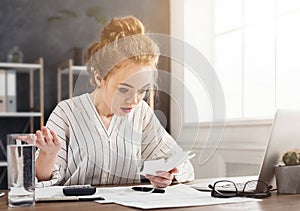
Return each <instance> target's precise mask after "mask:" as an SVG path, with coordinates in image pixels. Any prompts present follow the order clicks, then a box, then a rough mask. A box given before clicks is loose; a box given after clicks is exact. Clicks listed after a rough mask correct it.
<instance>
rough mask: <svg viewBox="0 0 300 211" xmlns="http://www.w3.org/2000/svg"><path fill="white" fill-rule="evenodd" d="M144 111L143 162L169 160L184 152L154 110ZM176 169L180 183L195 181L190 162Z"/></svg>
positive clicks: (147, 109)
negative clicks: (159, 159) (160, 159)
mask: <svg viewBox="0 0 300 211" xmlns="http://www.w3.org/2000/svg"><path fill="white" fill-rule="evenodd" d="M145 104H146V103H145ZM144 110H145V114H144V115H145V116H144V122H143V131H142V160H143V161H144V160H154V159H158V158H167V157H170V156H172V155H174V154H176V153H178V152H182V149H181V147H180V146H179V145H178V144H177V143H176V142H175V140H174V139H173V138H172V137H171V136H170V134H169V133H168V132H167V131H166V130H165V129H164V128H163V127H162V125H161V124H160V122H159V120H158V119H157V117H156V115H155V114H154V112H153V111H152V109H151V108H150V107H149V106H147V107H146V109H144ZM174 167H175V166H174ZM176 167H177V168H178V170H179V172H178V174H176V175H175V178H176V180H177V181H178V182H187V181H192V180H194V168H193V166H192V164H191V163H190V161H189V160H187V161H185V162H184V163H182V164H181V165H179V166H176Z"/></svg>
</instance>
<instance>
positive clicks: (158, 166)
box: [140, 151, 195, 175]
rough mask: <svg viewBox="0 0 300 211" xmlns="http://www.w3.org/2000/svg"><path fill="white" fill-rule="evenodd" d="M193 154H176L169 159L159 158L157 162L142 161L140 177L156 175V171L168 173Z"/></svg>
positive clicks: (189, 152)
mask: <svg viewBox="0 0 300 211" xmlns="http://www.w3.org/2000/svg"><path fill="white" fill-rule="evenodd" d="M194 156H195V154H194V153H192V152H191V151H186V152H178V153H176V154H175V155H173V156H172V157H170V158H167V159H165V158H161V159H158V160H146V161H144V165H143V170H142V171H141V172H140V174H141V175H146V174H149V175H156V172H157V171H166V172H168V171H170V170H171V169H173V168H175V167H178V166H179V165H180V164H182V163H183V162H184V161H186V160H188V159H191V158H192V157H194Z"/></svg>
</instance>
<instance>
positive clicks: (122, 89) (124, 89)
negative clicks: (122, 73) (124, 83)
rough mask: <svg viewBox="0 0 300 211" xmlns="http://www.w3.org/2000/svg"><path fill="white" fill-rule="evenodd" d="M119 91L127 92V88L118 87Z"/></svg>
mask: <svg viewBox="0 0 300 211" xmlns="http://www.w3.org/2000/svg"><path fill="white" fill-rule="evenodd" d="M119 92H121V93H126V92H128V89H126V88H119Z"/></svg>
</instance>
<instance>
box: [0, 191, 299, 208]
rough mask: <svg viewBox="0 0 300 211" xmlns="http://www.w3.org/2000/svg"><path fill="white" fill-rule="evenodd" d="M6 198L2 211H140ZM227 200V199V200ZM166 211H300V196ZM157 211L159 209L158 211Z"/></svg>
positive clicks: (83, 203)
mask: <svg viewBox="0 0 300 211" xmlns="http://www.w3.org/2000/svg"><path fill="white" fill-rule="evenodd" d="M5 192H6V194H5V196H4V197H1V198H0V210H10V211H18V210H22V211H50V210H56V211H67V210H72V211H79V210H80V211H90V210H99V211H106V210H107V211H111V210H114V211H128V210H138V209H136V208H130V207H125V206H121V205H117V204H99V203H96V202H48V203H40V202H39V203H36V205H35V206H34V207H20V208H19V207H18V208H13V209H12V208H8V206H7V191H5ZM225 200H226V199H225ZM163 210H166V211H170V210H172V211H173V210H188V211H192V210H197V211H198V210H200V211H201V210H209V211H216V210H218V211H219V210H222V211H224V210H228V211H232V210H243V211H244V210H255V211H257V210H258V211H259V210H300V194H298V195H282V194H281V195H280V194H276V193H272V196H271V197H270V198H266V199H263V200H262V201H259V202H245V203H238V204H221V205H210V206H198V207H186V208H172V209H170V208H168V209H163ZM156 211H157V209H156Z"/></svg>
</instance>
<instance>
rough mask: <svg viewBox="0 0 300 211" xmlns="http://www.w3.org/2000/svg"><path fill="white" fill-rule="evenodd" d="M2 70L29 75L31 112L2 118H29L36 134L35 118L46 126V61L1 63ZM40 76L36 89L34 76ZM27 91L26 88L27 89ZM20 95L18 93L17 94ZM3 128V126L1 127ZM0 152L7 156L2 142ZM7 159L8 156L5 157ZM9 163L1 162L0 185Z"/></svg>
mask: <svg viewBox="0 0 300 211" xmlns="http://www.w3.org/2000/svg"><path fill="white" fill-rule="evenodd" d="M0 69H13V70H15V71H16V73H28V74H29V87H28V90H29V107H30V108H29V112H0V118H29V125H30V132H31V133H33V132H34V129H35V127H34V118H38V117H39V118H40V125H39V127H41V126H43V125H44V60H43V58H39V59H38V60H37V61H36V62H35V63H6V62H0ZM37 73H38V74H39V87H34V76H35V75H34V74H37ZM25 89H26V87H25ZM35 89H36V91H39V97H40V101H39V111H34V94H35ZM16 94H17V95H18V93H16ZM0 127H1V125H0ZM0 132H1V131H0ZM0 152H1V153H3V154H4V155H5V154H6V146H5V145H4V144H3V142H2V141H0ZM5 157H6V156H5ZM6 166H7V162H6V161H4V160H0V168H2V169H4V170H3V171H2V170H1V173H0V184H1V183H2V182H3V181H4V178H5V176H6Z"/></svg>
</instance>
